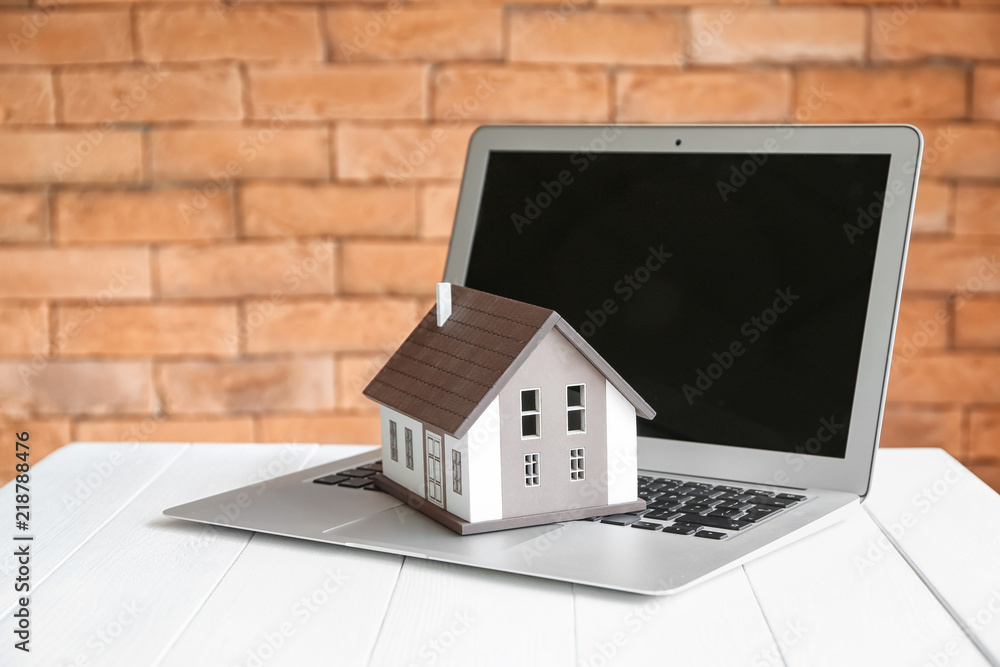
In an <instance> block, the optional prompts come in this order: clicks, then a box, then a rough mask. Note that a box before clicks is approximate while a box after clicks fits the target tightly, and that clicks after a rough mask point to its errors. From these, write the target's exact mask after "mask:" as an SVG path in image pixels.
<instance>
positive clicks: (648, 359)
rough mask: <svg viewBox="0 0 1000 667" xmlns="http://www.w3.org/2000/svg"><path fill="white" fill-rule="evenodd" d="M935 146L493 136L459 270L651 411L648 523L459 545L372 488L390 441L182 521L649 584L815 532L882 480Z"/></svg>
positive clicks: (856, 128)
mask: <svg viewBox="0 0 1000 667" xmlns="http://www.w3.org/2000/svg"><path fill="white" fill-rule="evenodd" d="M921 147H922V138H921V135H920V133H919V131H918V130H917V129H915V128H913V127H910V126H904V125H841V126H789V125H783V126H715V125H713V126H696V125H686V126H615V125H610V126H526V125H520V126H487V127H482V128H480V129H479V130H478V131H476V133H475V134H474V135H473V137H472V139H471V142H470V145H469V151H468V157H467V160H466V165H465V172H464V176H463V180H462V188H461V193H460V196H459V202H458V208H457V213H456V218H455V226H454V231H453V235H452V239H451V245H450V248H449V253H448V261H447V267H446V270H445V276H444V280H445V281H447V282H451V283H453V284H456V285H465V286H469V287H472V288H475V289H479V290H482V291H486V292H490V293H493V294H497V295H499V296H503V297H508V298H512V299H517V300H519V301H524V302H528V303H531V304H535V305H538V306H542V307H545V308H550V309H552V310H554V311H556V312H558V313H559V314H560V315H561V316H562V317H563V318H564V319H565V320H566V321H567V322H568V323H569V324H570V325H571V326H572V327H573V328H574V329H575V330H576V331H577V332H578V333H579V334H580V335H581V336H582V337H583V338H584V339H585V340H586V341H587V342H588V343H590V344H591V345H592V346H593V347H594V348H595V349H596V350H597V351H598V352H599V353H600V355H601V356H603V357H604V359H605V360H607V362H609V363H610V364H611V366H613V367H614V368H615V369H616V370H617V371H618V372H619V373H620V374H621V375H622V377H624V379H625V380H626V381H627V382H628V383H629V384H630V385H631V386H632V387H633V388H635V390H636V391H637V392H638V393H639V394H640V395H641V396H642V397H643V398H644V399H645V400H646V401H648V403H649V404H650V405H651V406H652V407H653V409H654V410H655V412H656V416H655V417H654V418H653V419H652V420H644V419H639V420H638V424H637V433H638V468H639V470H638V479H637V487H638V492H639V495H640V496H641V497H642V498H643V499H645V500H646V502H647V509H646V510H643V511H641V512H636V513H626V514H618V515H613V516H608V517H598V518H595V519H588V520H578V521H566V522H559V523H554V524H548V525H543V526H532V527H527V528H518V529H512V530H502V531H498V532H493V533H484V534H477V535H467V536H460V535H457V534H455V533H454V532H452V531H451V530H449V529H448V528H445V527H444V526H442V525H440V524H438V523H436V522H435V521H433V520H432V519H430V518H428V517H426V516H425V515H423V514H421V513H420V512H417V511H416V510H414V509H412V508H411V507H409V506H407V505H406V504H404V503H401V502H400V501H398V500H396V499H395V498H393V497H392V496H390V495H388V494H385V493H382V492H380V491H377V490H376V489H373V488H372V484H371V482H370V480H369V478H370V477H371V476H372V475H374V473H375V472H376V471H378V470H380V469H381V464H380V462H379V459H380V454H379V451H378V450H373V451H372V452H371V453H369V454H364V455H361V456H356V457H353V458H351V459H346V460H341V461H336V462H333V463H329V464H326V465H321V466H318V467H315V468H311V469H308V470H303V471H300V472H297V473H294V474H290V475H286V476H284V477H279V478H277V479H275V480H272V481H271V482H269V484H268V485H267V487H266V489H265V490H264V492H263V493H260V494H259V495H258V494H257V493H256V492H254V493H250V489H251V487H245V488H243V489H235V490H233V491H230V492H227V493H223V494H219V495H215V496H212V497H209V498H204V499H201V500H196V501H194V502H190V503H186V504H184V505H179V506H177V507H172V508H170V509H167V510H165V512H164V513H165V514H166V515H167V516H171V517H176V518H179V519H186V520H190V521H196V522H201V523H206V524H213V525H220V526H230V527H234V528H240V529H245V530H251V531H257V532H262V533H270V534H274V535H284V536H288V537H293V538H300V539H306V540H313V541H318V542H327V543H330V544H337V545H343V546H348V547H354V548H360V549H369V550H373V551H380V552H387V553H392V554H400V555H404V556H410V557H414V558H427V559H432V560H439V561H446V562H449V563H457V564H462V565H469V566H473V567H480V568H488V569H493V570H499V571H504V572H513V573H519V574H524V575H530V576H535V577H543V578H547V579H555V580H560V581H567V582H573V583H579V584H587V585H591V586H598V587H604V588H610V589H617V590H622V591H630V592H635V593H645V594H670V593H675V592H678V591H681V590H683V589H685V588H687V587H689V586H692V585H695V584H697V583H698V582H701V581H703V580H705V579H707V578H709V577H711V576H714V575H717V574H719V573H721V572H724V571H726V570H728V569H730V568H733V567H736V566H738V565H740V564H742V563H745V562H747V561H749V560H750V559H753V558H756V557H758V556H760V555H762V554H764V553H766V552H768V551H771V550H774V549H776V548H779V547H780V546H782V545H785V544H787V543H789V542H791V541H793V540H797V539H800V538H801V537H803V536H805V535H808V534H810V533H813V532H815V531H817V530H820V529H822V528H823V527H825V526H828V525H830V524H831V523H834V522H836V521H838V520H840V519H842V518H843V517H845V516H847V515H849V514H850V513H852V512H855V511H857V508H858V507H859V505H860V503H861V501H863V500H864V498H865V496H866V494H867V493H868V490H869V487H870V484H871V475H872V466H873V463H874V456H875V450H876V448H877V444H878V438H879V428H880V423H881V417H882V408H883V403H884V399H885V391H886V385H887V381H888V377H889V364H890V356H891V351H892V343H893V334H894V329H895V320H896V313H897V309H898V306H899V298H900V291H901V286H902V276H903V268H904V263H905V258H906V249H907V243H908V238H909V228H910V221H911V218H912V214H913V203H914V196H915V193H916V186H917V177H918V172H919V165H920V155H921ZM418 455H419V446H418ZM258 490H259V489H258ZM247 498H252V502H249V503H248V502H247V500H246V499H247ZM236 506H238V507H239V508H240V511H239V512H232V511H231V508H232V507H236Z"/></svg>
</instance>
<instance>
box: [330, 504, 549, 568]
mask: <svg viewBox="0 0 1000 667" xmlns="http://www.w3.org/2000/svg"><path fill="white" fill-rule="evenodd" d="M559 527H560V524H547V525H544V526H530V527H528V528H516V529H514V530H500V531H496V532H493V533H481V534H478V535H459V534H457V533H455V532H452V531H451V530H449V529H448V528H445V527H444V526H442V525H441V524H439V523H438V522H437V521H434V520H433V519H430V518H428V517H426V516H424V515H423V514H421V513H420V512H417V511H416V510H414V509H412V508H411V507H408V506H407V505H400V506H398V507H393V508H392V509H388V510H384V511H382V512H379V513H378V514H372V515H371V516H368V517H365V518H364V519H360V520H358V521H352V522H351V523H348V524H345V525H342V526H335V527H333V528H330V529H327V530H325V531H323V534H324V535H326V536H327V537H330V538H332V539H334V540H336V541H337V542H342V543H354V544H358V545H359V546H373V547H376V548H377V547H384V548H385V549H387V550H389V551H394V552H405V553H408V554H411V555H414V556H420V555H427V556H470V557H476V558H480V559H486V558H488V557H491V556H496V555H497V554H498V553H500V552H501V551H506V550H507V549H509V548H511V547H516V546H518V545H520V544H523V543H524V542H527V541H529V540H534V539H537V538H538V537H539V536H541V535H544V534H546V533H549V532H551V531H554V530H558V529H559Z"/></svg>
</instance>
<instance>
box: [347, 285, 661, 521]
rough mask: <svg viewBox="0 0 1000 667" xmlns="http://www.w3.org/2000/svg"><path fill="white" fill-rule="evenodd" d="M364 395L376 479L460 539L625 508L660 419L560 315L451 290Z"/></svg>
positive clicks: (633, 506) (444, 289)
mask: <svg viewBox="0 0 1000 667" xmlns="http://www.w3.org/2000/svg"><path fill="white" fill-rule="evenodd" d="M437 294H438V299H437V304H436V305H435V306H434V307H433V308H432V309H431V310H430V312H429V313H428V314H427V315H426V316H425V317H424V318H423V320H422V321H421V322H420V324H419V325H417V328H416V329H415V330H414V331H413V332H412V333H411V334H410V336H409V337H408V338H407V339H406V340H405V341H404V342H403V344H402V345H401V346H400V347H399V349H398V350H397V351H396V353H395V354H393V356H392V357H391V358H390V359H389V360H388V361H387V362H386V364H385V366H384V367H383V368H382V370H381V371H379V373H378V374H377V375H376V376H375V378H374V379H373V380H372V381H371V383H370V384H369V385H368V386H367V387H366V388H365V390H364V394H365V395H366V396H367V397H368V398H370V399H372V400H374V401H376V402H378V403H379V404H380V405H381V424H382V466H383V474H382V475H379V476H378V477H377V478H376V484H377V485H378V486H379V487H380V488H382V489H383V490H385V491H388V492H389V493H392V494H393V495H394V496H396V497H397V498H400V499H401V500H404V501H406V502H408V503H409V504H410V505H412V506H413V507H416V508H418V509H420V510H421V511H422V512H424V513H426V514H428V515H429V516H431V517H432V518H434V519H436V520H437V521H439V522H441V523H443V524H444V525H446V526H448V527H449V528H451V529H452V530H455V531H456V532H459V533H461V534H471V533H478V532H486V531H492V530H500V529H505V528H517V527H522V526H530V525H536V524H542V523H550V522H553V521H564V520H571V519H581V518H586V517H590V516H600V515H606V514H614V513H616V512H628V511H634V510H638V509H642V508H643V507H644V503H643V501H642V500H639V499H638V498H637V486H636V485H637V481H636V477H637V462H636V421H635V420H636V415H637V414H638V416H640V417H644V418H646V419H651V418H652V417H653V415H654V412H653V410H652V408H650V406H649V405H648V404H647V403H646V402H645V401H643V400H642V398H641V397H640V396H639V395H638V394H637V393H636V392H635V390H633V389H632V388H631V387H630V386H629V385H628V384H627V383H626V382H625V381H624V380H623V379H622V378H621V376H620V375H618V373H616V372H615V370H614V369H613V368H611V367H610V366H609V365H608V364H607V362H605V361H604V359H602V358H601V356H600V355H599V354H597V352H596V351H595V350H594V349H593V348H592V347H591V346H590V345H589V344H588V343H587V342H586V341H585V340H584V339H583V338H582V337H581V336H580V335H579V334H578V333H577V332H576V331H575V330H573V328H572V327H570V326H569V324H567V323H566V321H565V320H564V319H562V317H560V316H559V314H558V313H556V312H554V311H552V310H548V309H546V308H539V307H537V306H532V305H529V304H526V303H521V302H519V301H513V300H510V299H505V298H502V297H498V296H494V295H492V294H487V293H485V292H480V291H477V290H474V289H470V288H467V287H460V286H457V285H456V286H452V285H450V284H448V283H441V284H439V285H438V291H437Z"/></svg>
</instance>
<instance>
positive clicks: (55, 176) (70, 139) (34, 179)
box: [0, 128, 142, 183]
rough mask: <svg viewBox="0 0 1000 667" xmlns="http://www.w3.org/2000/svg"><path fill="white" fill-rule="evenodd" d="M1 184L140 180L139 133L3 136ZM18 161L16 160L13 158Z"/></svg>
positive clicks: (44, 132)
mask: <svg viewBox="0 0 1000 667" xmlns="http://www.w3.org/2000/svg"><path fill="white" fill-rule="evenodd" d="M0 155H4V156H8V159H5V160H0V183H50V182H51V183H59V182H66V183H87V182H118V181H138V180H139V179H140V178H141V177H142V146H141V139H140V133H139V132H130V131H127V130H114V131H107V130H104V129H100V128H90V129H83V130H29V131H19V132H16V133H15V132H0ZM11 157H16V159H10V158H11Z"/></svg>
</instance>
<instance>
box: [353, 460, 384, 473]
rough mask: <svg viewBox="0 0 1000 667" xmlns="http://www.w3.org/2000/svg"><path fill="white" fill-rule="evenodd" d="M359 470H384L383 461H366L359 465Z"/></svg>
mask: <svg viewBox="0 0 1000 667" xmlns="http://www.w3.org/2000/svg"><path fill="white" fill-rule="evenodd" d="M358 470H373V471H375V472H382V462H381V461H375V462H374V463H366V464H364V465H363V466H358Z"/></svg>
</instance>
